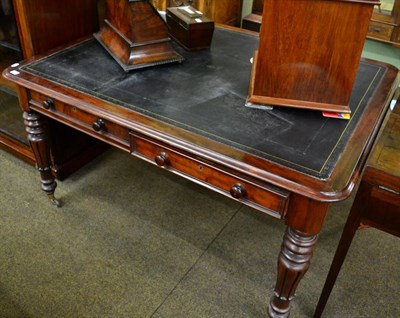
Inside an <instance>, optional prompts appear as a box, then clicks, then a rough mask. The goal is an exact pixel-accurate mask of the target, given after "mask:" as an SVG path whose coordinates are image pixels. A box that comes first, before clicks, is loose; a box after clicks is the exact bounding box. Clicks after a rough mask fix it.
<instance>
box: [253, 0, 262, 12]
mask: <svg viewBox="0 0 400 318" xmlns="http://www.w3.org/2000/svg"><path fill="white" fill-rule="evenodd" d="M263 6H264V0H254V1H253V8H252V12H253V13H258V14H262V12H263Z"/></svg>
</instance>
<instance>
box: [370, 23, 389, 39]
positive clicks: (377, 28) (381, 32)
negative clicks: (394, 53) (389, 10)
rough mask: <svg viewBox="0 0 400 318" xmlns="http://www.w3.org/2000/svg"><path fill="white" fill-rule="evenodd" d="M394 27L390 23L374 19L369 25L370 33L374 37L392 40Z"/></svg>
mask: <svg viewBox="0 0 400 318" xmlns="http://www.w3.org/2000/svg"><path fill="white" fill-rule="evenodd" d="M393 29H394V27H393V26H391V25H388V24H384V23H379V22H374V21H372V22H371V23H370V24H369V26H368V35H369V36H371V37H374V38H378V39H382V40H386V41H390V39H391V36H392V32H393Z"/></svg>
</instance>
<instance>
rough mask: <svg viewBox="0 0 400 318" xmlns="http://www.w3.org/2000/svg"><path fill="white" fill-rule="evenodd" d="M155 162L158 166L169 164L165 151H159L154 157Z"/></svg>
mask: <svg viewBox="0 0 400 318" xmlns="http://www.w3.org/2000/svg"><path fill="white" fill-rule="evenodd" d="M155 161H156V164H157V165H159V166H160V167H162V166H165V165H168V164H169V157H168V155H167V154H166V153H165V152H160V153H159V154H158V155H157V156H156V158H155Z"/></svg>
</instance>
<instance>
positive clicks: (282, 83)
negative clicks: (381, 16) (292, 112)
mask: <svg viewBox="0 0 400 318" xmlns="http://www.w3.org/2000/svg"><path fill="white" fill-rule="evenodd" d="M377 3H378V1H375V0H369V1H347V0H340V1H330V0H329V1H326V0H319V1H309V0H303V1H298V0H287V1H280V0H265V1H264V11H263V17H262V24H261V30H260V45H259V47H258V51H257V54H255V56H254V68H253V73H252V84H251V87H250V91H249V100H250V101H251V102H253V103H258V104H272V105H280V106H290V107H300V108H310V109H316V110H326V111H341V112H349V108H348V107H347V105H348V103H349V100H350V96H351V93H352V88H353V84H354V80H355V76H356V74H357V68H358V62H359V60H360V57H361V52H362V49H363V45H364V40H365V37H366V34H367V29H368V24H369V21H370V18H371V14H372V10H373V5H374V4H377ZM349 25H351V26H352V28H351V30H350V29H349ZM316 83H317V84H316Z"/></svg>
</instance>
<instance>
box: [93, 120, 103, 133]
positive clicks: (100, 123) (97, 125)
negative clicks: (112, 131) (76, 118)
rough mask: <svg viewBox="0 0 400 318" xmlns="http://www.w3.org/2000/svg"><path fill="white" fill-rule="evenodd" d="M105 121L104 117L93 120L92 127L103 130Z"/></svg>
mask: <svg viewBox="0 0 400 318" xmlns="http://www.w3.org/2000/svg"><path fill="white" fill-rule="evenodd" d="M105 124H106V123H105V122H104V120H103V119H97V120H96V121H94V122H93V124H92V127H93V129H94V130H96V131H101V130H103V129H104V126H105Z"/></svg>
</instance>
